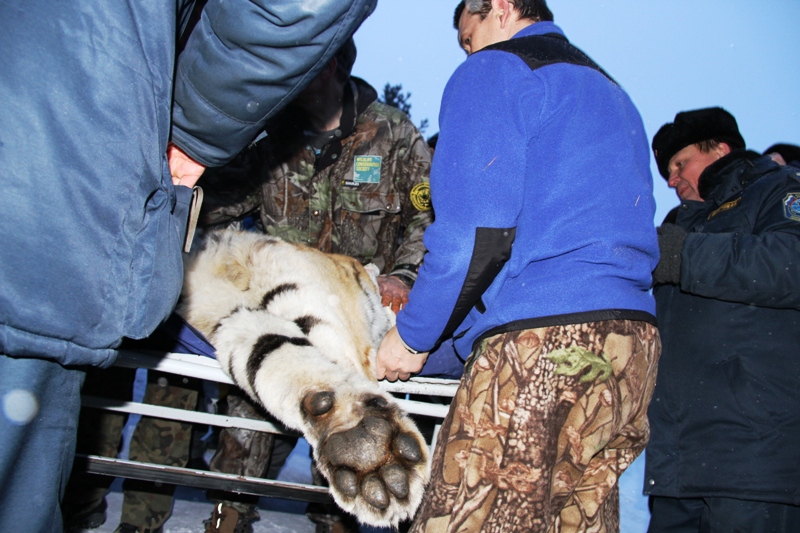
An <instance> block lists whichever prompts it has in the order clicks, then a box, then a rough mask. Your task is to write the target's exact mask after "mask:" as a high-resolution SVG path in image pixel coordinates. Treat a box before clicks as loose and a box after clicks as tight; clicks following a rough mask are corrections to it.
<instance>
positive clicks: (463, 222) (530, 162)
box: [397, 22, 658, 356]
mask: <svg viewBox="0 0 800 533" xmlns="http://www.w3.org/2000/svg"><path fill="white" fill-rule="evenodd" d="M546 34H550V35H555V36H557V37H555V38H556V39H560V40H563V33H562V31H561V30H560V29H559V28H558V26H556V25H554V24H553V23H552V22H538V23H536V24H533V25H531V26H528V27H527V28H525V29H523V30H521V31H520V32H519V33H517V34H516V35H515V36H514V37H513V38H512V41H514V40H517V39H520V38H524V37H526V36H534V35H546ZM439 123H440V125H441V132H440V134H439V141H438V144H437V150H436V157H435V158H434V162H433V167H432V169H431V195H432V199H433V208H434V211H435V212H436V220H435V221H434V223H433V224H432V225H431V226H429V227H428V229H427V230H426V231H425V245H426V248H427V250H428V253H427V255H426V256H425V260H424V263H423V265H422V267H421V268H420V271H419V277H418V279H417V282H416V283H415V285H414V288H413V289H412V291H411V294H410V297H409V303H408V305H407V306H406V307H405V308H404V309H403V310H402V311H401V312H400V313H399V314H398V316H397V328H398V332H399V333H400V336H401V337H402V339H403V340H404V341H405V342H406V343H407V344H408V345H409V346H411V347H412V348H415V349H417V350H428V349H430V348H431V347H432V346H434V344H435V343H436V342H437V340H439V339H441V338H442V337H443V336H446V335H449V334H451V333H455V336H456V349H457V351H458V352H459V354H461V355H462V356H466V355H469V353H470V351H471V350H472V348H473V344H474V342H475V341H476V340H478V339H479V338H480V337H481V336H484V335H489V334H493V333H496V332H500V331H501V330H505V329H527V328H528V327H534V326H533V323H532V322H530V320H531V319H535V320H536V321H537V322H536V327H539V326H543V325H553V324H555V323H580V322H591V321H595V320H603V319H616V318H623V315H624V318H632V317H640V318H645V319H647V317H649V319H650V320H652V314H653V313H654V312H655V303H654V301H653V298H652V296H651V295H650V294H649V289H650V284H651V272H652V270H653V268H654V267H655V265H656V263H657V260H658V244H657V239H656V231H655V227H654V225H653V215H654V211H655V202H654V200H653V192H652V189H653V184H652V177H651V174H650V164H649V157H650V152H649V148H648V143H647V137H646V135H645V131H644V126H643V124H642V120H641V118H640V116H639V113H638V111H637V110H636V107H635V106H634V105H633V102H631V100H630V98H629V97H628V95H627V94H626V93H625V91H624V90H623V89H622V88H621V87H619V86H618V85H617V84H616V83H614V82H613V81H612V80H610V79H609V78H607V77H606V76H605V75H604V74H603V73H602V72H600V71H599V70H597V69H595V68H590V67H588V66H580V65H576V64H571V63H565V62H559V63H555V64H550V65H547V66H542V67H541V68H537V69H535V70H532V68H531V67H529V66H528V64H526V62H525V61H523V60H522V59H521V58H520V57H519V56H518V55H516V54H514V53H510V52H508V51H499V50H482V51H480V52H477V53H475V54H472V55H471V56H469V57H468V58H467V60H466V61H465V62H464V63H463V64H462V65H461V66H459V67H458V69H457V70H456V72H455V73H454V74H453V76H452V77H451V78H450V81H449V82H448V84H447V87H446V89H445V93H444V96H443V98H442V109H441V114H440V118H439ZM628 312H630V313H631V314H626V313H628ZM564 320H566V321H567V322H564ZM548 322H549V323H548Z"/></svg>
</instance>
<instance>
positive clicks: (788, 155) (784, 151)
mask: <svg viewBox="0 0 800 533" xmlns="http://www.w3.org/2000/svg"><path fill="white" fill-rule="evenodd" d="M764 155H768V156H770V157H771V158H772V159H774V160H775V161H777V162H778V163H779V164H781V165H785V164H787V163H791V162H793V161H800V146H797V145H796V144H786V143H778V144H773V145H772V146H770V147H769V148H767V149H766V150H764Z"/></svg>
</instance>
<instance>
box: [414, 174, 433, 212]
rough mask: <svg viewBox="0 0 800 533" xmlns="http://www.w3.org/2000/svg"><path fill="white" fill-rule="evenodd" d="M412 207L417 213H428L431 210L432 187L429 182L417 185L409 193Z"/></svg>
mask: <svg viewBox="0 0 800 533" xmlns="http://www.w3.org/2000/svg"><path fill="white" fill-rule="evenodd" d="M409 197H410V198H411V205H413V206H414V209H416V210H417V211H428V210H430V208H431V185H430V184H429V183H428V182H427V181H423V182H421V183H417V184H416V185H414V187H413V188H412V189H411V192H410V193H409Z"/></svg>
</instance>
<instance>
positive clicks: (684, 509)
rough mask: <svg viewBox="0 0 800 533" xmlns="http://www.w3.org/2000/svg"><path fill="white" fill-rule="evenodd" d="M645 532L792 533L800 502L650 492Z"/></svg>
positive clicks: (798, 526)
mask: <svg viewBox="0 0 800 533" xmlns="http://www.w3.org/2000/svg"><path fill="white" fill-rule="evenodd" d="M650 514H651V516H650V527H649V528H648V530H647V533H793V532H799V531H800V506H796V505H787V504H782V503H768V502H756V501H750V500H735V499H733V498H666V497H663V496H650Z"/></svg>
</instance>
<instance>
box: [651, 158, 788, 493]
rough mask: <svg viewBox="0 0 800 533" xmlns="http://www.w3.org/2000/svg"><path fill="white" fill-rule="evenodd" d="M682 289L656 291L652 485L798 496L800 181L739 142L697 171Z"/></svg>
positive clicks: (682, 214)
mask: <svg viewBox="0 0 800 533" xmlns="http://www.w3.org/2000/svg"><path fill="white" fill-rule="evenodd" d="M699 192H700V195H701V196H702V197H703V198H704V199H705V202H691V201H690V202H684V203H683V204H682V205H681V206H679V207H678V208H676V210H675V211H674V212H673V213H671V214H670V216H668V220H670V219H671V220H674V223H676V224H678V225H679V226H681V227H683V228H684V229H686V230H687V231H688V232H689V233H688V235H687V237H686V240H685V242H684V247H683V252H682V254H681V279H680V285H672V284H667V285H659V286H656V287H655V289H654V293H655V296H656V309H657V317H658V325H659V330H660V332H661V340H662V347H663V350H662V355H661V359H660V362H659V368H658V380H657V384H656V388H655V393H654V396H653V400H652V402H651V403H650V409H649V411H648V415H649V417H650V424H651V430H652V434H651V438H650V444H649V445H648V447H647V450H646V473H645V493H647V494H652V495H658V496H668V497H679V498H691V497H728V498H740V499H746V500H755V501H767V502H779V503H788V504H795V505H798V504H800V483H798V472H800V352H798V349H797V342H798V338H800V181H799V180H798V172H797V168H795V167H791V166H785V167H781V166H779V165H777V164H776V163H774V162H773V161H772V160H771V159H770V158H769V157H762V156H759V155H758V154H756V153H754V152H745V151H743V150H741V151H736V152H734V153H732V154H729V155H727V156H725V157H723V158H722V159H720V160H718V161H716V162H715V163H713V164H712V165H710V166H709V167H708V168H707V169H706V170H705V171H704V173H703V174H702V175H701V177H700V182H699Z"/></svg>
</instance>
